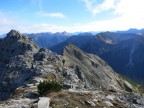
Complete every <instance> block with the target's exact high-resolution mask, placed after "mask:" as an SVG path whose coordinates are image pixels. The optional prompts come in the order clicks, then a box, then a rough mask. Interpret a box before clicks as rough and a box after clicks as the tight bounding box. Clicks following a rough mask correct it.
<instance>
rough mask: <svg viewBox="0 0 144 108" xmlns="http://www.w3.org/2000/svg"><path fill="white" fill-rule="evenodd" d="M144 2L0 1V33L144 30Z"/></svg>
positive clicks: (104, 0) (101, 0) (73, 0)
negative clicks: (17, 31) (14, 30)
mask: <svg viewBox="0 0 144 108" xmlns="http://www.w3.org/2000/svg"><path fill="white" fill-rule="evenodd" d="M143 4H144V0H0V27H1V29H0V33H1V34H2V33H7V32H9V31H10V30H11V29H16V30H19V31H21V32H25V33H36V32H48V31H50V32H62V31H67V32H78V31H83V32H87V31H111V30H126V29H129V28H138V29H141V28H143V27H144V14H143V13H144V6H143Z"/></svg>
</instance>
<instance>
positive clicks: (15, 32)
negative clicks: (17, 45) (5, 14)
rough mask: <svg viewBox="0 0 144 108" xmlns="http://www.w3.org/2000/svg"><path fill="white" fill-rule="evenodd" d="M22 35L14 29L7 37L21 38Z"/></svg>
mask: <svg viewBox="0 0 144 108" xmlns="http://www.w3.org/2000/svg"><path fill="white" fill-rule="evenodd" d="M20 35H21V34H20V32H19V31H17V30H13V29H12V30H11V31H10V32H9V33H8V34H7V36H20Z"/></svg>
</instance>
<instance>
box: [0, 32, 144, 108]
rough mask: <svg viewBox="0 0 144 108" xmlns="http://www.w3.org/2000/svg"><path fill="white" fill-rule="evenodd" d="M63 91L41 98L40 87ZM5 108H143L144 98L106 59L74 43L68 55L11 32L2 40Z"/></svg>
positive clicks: (1, 107)
mask: <svg viewBox="0 0 144 108" xmlns="http://www.w3.org/2000/svg"><path fill="white" fill-rule="evenodd" d="M43 80H54V81H58V82H60V83H61V85H62V86H63V87H64V88H63V89H62V90H61V91H60V92H51V93H48V94H46V95H45V96H42V95H40V94H39V93H38V90H37V85H39V83H40V81H43ZM0 100H1V101H0V108H82V107H83V108H91V107H92V108H143V107H144V97H143V94H142V93H141V92H139V91H138V89H137V87H136V86H133V85H132V84H130V83H129V82H127V81H126V80H125V79H123V78H122V77H121V76H120V75H118V74H117V73H115V72H114V71H113V69H112V68H111V67H110V66H109V65H108V64H107V63H106V62H104V61H103V60H102V59H100V58H99V57H98V56H96V55H92V54H87V53H85V52H83V51H82V50H80V49H79V48H77V47H76V46H74V45H72V44H70V45H68V46H66V47H65V48H64V51H63V56H60V55H57V54H55V53H53V52H51V51H50V50H47V49H43V48H39V47H38V46H37V45H36V44H34V43H33V42H32V40H30V39H29V38H28V37H26V36H24V35H22V34H20V33H19V32H18V31H15V30H11V31H10V32H9V33H8V34H7V36H6V37H5V38H3V39H1V40H0Z"/></svg>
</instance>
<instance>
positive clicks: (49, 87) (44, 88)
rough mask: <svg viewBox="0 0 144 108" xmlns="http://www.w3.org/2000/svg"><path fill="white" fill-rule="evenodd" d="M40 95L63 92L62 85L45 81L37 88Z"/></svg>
mask: <svg viewBox="0 0 144 108" xmlns="http://www.w3.org/2000/svg"><path fill="white" fill-rule="evenodd" d="M37 88H38V92H39V94H40V95H45V94H47V93H48V92H51V91H55V92H59V91H60V90H61V85H60V83H59V82H56V81H47V80H45V81H43V82H40V84H39V85H38V86H37Z"/></svg>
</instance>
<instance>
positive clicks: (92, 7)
mask: <svg viewBox="0 0 144 108" xmlns="http://www.w3.org/2000/svg"><path fill="white" fill-rule="evenodd" d="M82 1H83V2H84V3H85V7H86V8H87V9H88V10H89V11H90V12H91V13H92V14H93V15H96V14H98V13H100V12H102V11H107V10H109V9H114V8H115V7H116V5H117V3H118V0H104V1H103V2H102V3H100V4H98V3H97V0H82Z"/></svg>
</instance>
